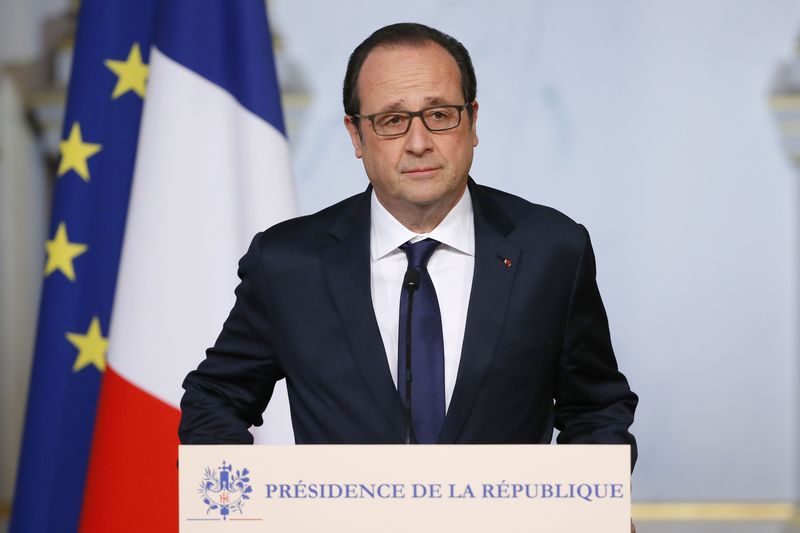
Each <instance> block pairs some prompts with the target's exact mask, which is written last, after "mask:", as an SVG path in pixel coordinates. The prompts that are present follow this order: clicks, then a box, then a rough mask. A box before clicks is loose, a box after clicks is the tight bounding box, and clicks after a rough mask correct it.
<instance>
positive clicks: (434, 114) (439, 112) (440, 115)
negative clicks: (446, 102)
mask: <svg viewBox="0 0 800 533" xmlns="http://www.w3.org/2000/svg"><path fill="white" fill-rule="evenodd" d="M428 118H430V119H433V120H438V121H442V120H447V119H449V118H450V113H448V112H447V110H446V109H432V110H431V111H430V112H429V113H428Z"/></svg>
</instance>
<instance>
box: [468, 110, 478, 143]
mask: <svg viewBox="0 0 800 533" xmlns="http://www.w3.org/2000/svg"><path fill="white" fill-rule="evenodd" d="M470 106H472V124H470V127H471V128H472V147H473V148H474V147H476V146H478V101H477V100H475V101H474V102H472V103H471V104H470Z"/></svg>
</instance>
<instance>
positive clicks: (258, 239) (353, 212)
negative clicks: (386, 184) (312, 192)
mask: <svg viewBox="0 0 800 533" xmlns="http://www.w3.org/2000/svg"><path fill="white" fill-rule="evenodd" d="M364 204H366V205H367V206H369V192H362V193H359V194H355V195H353V196H351V197H349V198H346V199H344V200H342V201H340V202H337V203H336V204H333V205H331V206H328V207H326V208H325V209H322V210H320V211H317V212H316V213H313V214H310V215H304V216H300V217H295V218H290V219H288V220H284V221H283V222H279V223H277V224H275V225H274V226H272V227H270V228H268V229H266V230H264V231H262V232H260V233H259V234H257V235H256V236H255V239H254V243H256V244H257V245H258V246H259V247H261V248H280V249H282V250H290V249H293V248H298V247H300V248H317V247H320V246H322V247H325V246H326V245H329V244H330V243H331V242H334V241H335V239H333V237H332V235H331V231H332V229H333V228H334V227H335V226H336V225H337V224H338V223H340V222H341V221H343V220H347V219H351V218H354V219H355V218H358V217H359V215H360V214H362V215H363V213H359V212H360V211H362V209H361V208H362V207H363V206H364ZM366 216H367V217H368V216H369V211H367V212H366ZM367 222H368V219H367Z"/></svg>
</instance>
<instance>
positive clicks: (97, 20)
mask: <svg viewBox="0 0 800 533" xmlns="http://www.w3.org/2000/svg"><path fill="white" fill-rule="evenodd" d="M155 7H156V2H155V0H114V1H113V2H108V1H106V0H84V1H83V2H82V3H81V8H80V14H79V20H78V29H77V36H76V44H75V55H74V60H73V67H72V77H71V80H70V88H69V94H68V99H67V110H66V114H65V117H64V127H63V137H62V138H63V140H62V142H61V161H60V164H59V169H58V178H57V181H56V186H55V193H54V200H53V209H52V217H51V222H50V232H49V238H48V241H47V246H46V248H47V256H46V257H47V259H46V265H45V269H44V275H45V278H44V284H43V289H42V298H41V304H40V312H39V323H38V332H37V338H36V351H35V354H34V362H33V369H32V373H31V381H30V390H29V395H28V406H27V413H26V419H25V428H24V435H23V441H22V452H21V457H20V462H19V468H18V473H17V481H16V490H15V496H14V504H13V509H12V515H11V523H10V532H11V533H38V532H42V533H44V532H48V533H50V532H53V531H59V532H69V531H77V528H78V521H79V516H80V510H81V501H82V498H83V489H84V483H85V478H86V469H87V464H88V461H89V454H90V447H91V442H92V431H93V427H94V420H95V410H96V404H97V398H98V392H99V389H100V383H101V378H102V375H103V371H104V369H105V356H106V353H105V351H106V341H105V339H106V337H107V336H108V329H109V321H110V318H111V308H112V303H113V299H114V289H115V283H116V277H117V269H118V265H119V256H120V250H121V246H122V237H123V231H124V227H125V219H126V214H127V206H128V197H129V193H130V186H131V178H132V175H133V165H134V160H135V157H136V143H137V138H138V134H139V119H140V115H141V110H142V102H143V99H142V97H143V94H139V93H143V87H144V83H145V81H146V75H147V70H146V64H147V62H148V56H149V49H150V42H151V39H152V34H153V31H154V22H155V20H154V13H155Z"/></svg>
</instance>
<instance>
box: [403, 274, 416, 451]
mask: <svg viewBox="0 0 800 533" xmlns="http://www.w3.org/2000/svg"><path fill="white" fill-rule="evenodd" d="M419 278H420V274H419V270H417V269H416V268H409V269H408V270H406V275H405V277H404V278H403V288H404V289H405V290H407V291H408V313H406V376H405V378H406V379H405V383H406V404H405V406H404V407H405V409H404V414H405V419H406V444H411V312H412V310H413V309H414V292H415V291H416V290H417V289H418V288H419ZM398 381H399V380H398Z"/></svg>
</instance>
